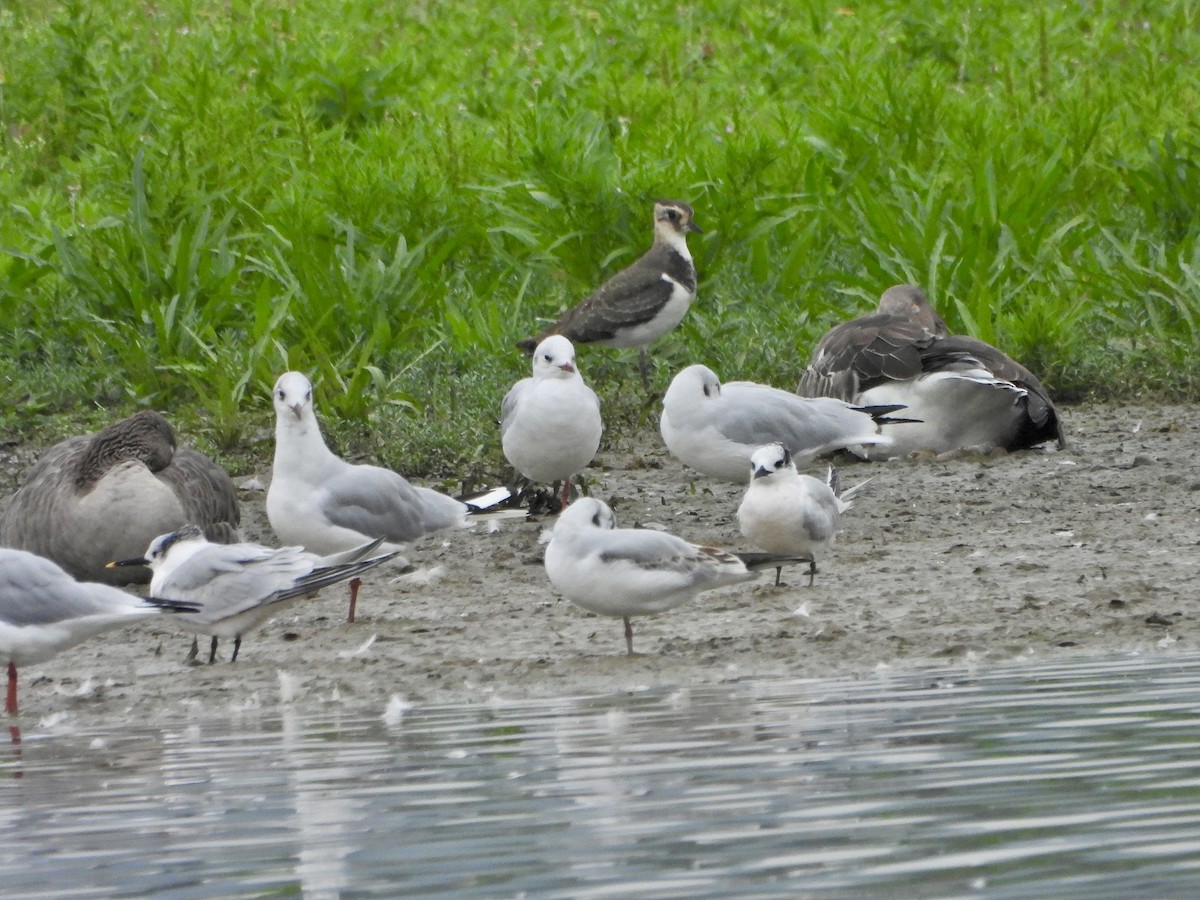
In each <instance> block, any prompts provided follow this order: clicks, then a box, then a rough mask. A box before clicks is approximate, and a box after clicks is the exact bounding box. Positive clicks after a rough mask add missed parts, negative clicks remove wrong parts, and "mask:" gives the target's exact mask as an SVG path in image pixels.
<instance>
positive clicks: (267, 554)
mask: <svg viewBox="0 0 1200 900" xmlns="http://www.w3.org/2000/svg"><path fill="white" fill-rule="evenodd" d="M381 543H382V541H381V540H379V539H376V540H374V541H370V542H368V543H366V544H363V545H362V546H359V547H355V548H353V549H351V550H348V551H343V552H341V553H338V554H334V555H333V556H328V557H318V556H316V555H314V554H312V553H308V552H305V551H304V550H303V549H302V548H300V547H280V548H277V549H276V548H272V547H264V546H263V545H262V544H249V543H246V544H213V543H209V542H208V541H207V540H205V538H204V532H202V531H201V530H200V529H199V528H197V527H196V526H194V525H185V526H184V527H183V528H180V529H179V530H177V531H173V532H171V533H170V534H164V535H160V536H159V537H157V538H155V539H154V540H153V541H152V542H151V543H150V547H149V548H148V549H147V550H146V555H145V556H143V557H137V558H134V559H125V560H117V561H115V562H113V563H111V565H112V566H114V567H120V566H128V565H144V566H149V567H150V571H151V572H153V577H152V578H151V579H150V593H151V594H153V595H155V596H170V597H172V598H175V599H179V600H183V601H187V602H189V603H192V604H194V605H195V606H197V607H198V609H197V610H196V611H195V612H191V613H187V614H184V615H181V616H177V617H176V618H175V619H174V621H175V622H176V623H177V624H178V625H180V626H181V627H183V628H185V629H187V630H188V631H193V632H196V633H197V634H207V635H211V636H212V643H211V645H210V647H209V654H208V661H209V663H212V662H214V661H215V660H216V658H217V640H218V638H226V639H228V638H233V655H232V656H231V657H230V662H237V657H238V651H239V650H240V649H241V647H242V635H244V634H247V633H248V632H250V631H252V630H253V629H255V628H257V627H258V626H260V625H262V624H263V623H264V622H266V621H267V620H268V619H270V618H272V617H273V616H276V615H278V614H279V613H280V612H282V611H283V610H284V609H286V608H287V606H288V605H289V603H290V602H291V601H295V600H299V599H300V598H302V597H309V596H311V595H313V594H315V593H316V592H317V591H319V590H320V589H321V588H323V587H328V586H329V585H331V584H337V583H338V582H339V581H346V580H347V579H351V578H356V577H358V576H359V575H361V574H362V573H363V572H365V571H367V570H368V569H372V568H374V567H375V566H377V565H379V564H381V563H385V562H387V561H388V560H390V559H392V558H393V557H395V556H396V554H397V553H398V552H399V551H398V550H392V551H389V552H385V553H380V554H378V555H376V556H369V554H370V553H372V552H374V551H375V550H377V549H378V548H379V546H380V544H381Z"/></svg>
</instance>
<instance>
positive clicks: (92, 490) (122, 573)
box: [0, 409, 240, 584]
mask: <svg viewBox="0 0 1200 900" xmlns="http://www.w3.org/2000/svg"><path fill="white" fill-rule="evenodd" d="M239 519H240V514H239V511H238V500H237V492H236V491H235V490H234V486H233V481H232V480H230V478H229V475H227V474H226V472H225V470H224V469H222V468H221V467H220V466H218V465H217V464H216V463H215V462H213V461H212V460H211V459H210V458H209V457H207V456H205V455H204V454H203V453H199V452H198V451H196V450H189V449H186V448H176V446H175V432H174V430H173V429H172V428H171V425H170V423H169V422H167V420H166V419H165V418H163V417H162V416H161V415H159V414H158V413H157V412H154V411H153V410H148V409H146V410H142V411H141V412H138V413H134V414H133V415H132V416H130V417H129V418H127V419H122V420H121V421H119V422H113V423H112V424H111V425H108V426H106V427H105V428H103V429H101V430H100V431H98V432H96V433H95V434H89V435H80V436H77V437H72V438H68V439H67V440H65V441H62V442H61V443H58V444H55V445H54V446H53V447H51V448H50V449H49V450H47V451H46V452H45V453H43V454H42V456H41V458H40V459H39V460H38V462H37V465H35V466H34V467H33V469H32V470H30V472H29V476H28V477H27V478H26V480H25V483H24V484H23V485H22V486H21V488H20V489H19V490H18V491H17V493H16V494H15V495H14V496H13V498H12V500H11V501H10V502H9V504H8V507H7V508H6V509H5V510H4V513H3V515H0V545H3V546H5V547H15V548H16V549H19V550H28V551H30V552H31V553H36V554H38V555H39V556H44V557H46V558H47V559H52V560H54V561H55V562H56V563H58V564H59V565H60V566H62V567H63V568H64V569H66V570H67V572H68V573H70V574H71V575H73V576H74V577H75V578H83V579H86V580H88V581H101V582H104V583H105V584H130V583H133V582H146V581H149V580H150V573H149V572H148V571H147V570H146V569H144V568H130V569H122V570H119V571H114V570H112V569H109V568H107V567H106V563H108V562H109V561H110V560H113V559H119V558H122V557H125V556H131V555H133V554H134V553H140V552H141V551H142V550H144V549H145V548H146V544H148V543H149V542H150V540H151V539H152V538H153V537H155V536H156V535H159V534H162V533H163V532H165V531H171V530H172V529H174V528H178V527H179V526H180V525H184V524H186V523H188V522H192V523H195V524H196V525H200V526H201V527H203V528H204V530H205V532H206V533H207V534H208V536H209V538H211V539H212V540H214V541H223V542H225V543H229V542H231V541H236V540H237V526H238V521H239ZM114 523H116V524H118V525H119V527H114Z"/></svg>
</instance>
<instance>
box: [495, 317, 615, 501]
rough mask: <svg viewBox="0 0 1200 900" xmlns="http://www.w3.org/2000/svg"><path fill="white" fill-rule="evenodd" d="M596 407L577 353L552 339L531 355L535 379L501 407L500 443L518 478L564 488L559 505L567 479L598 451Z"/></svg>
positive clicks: (565, 494) (516, 387) (562, 341)
mask: <svg viewBox="0 0 1200 900" xmlns="http://www.w3.org/2000/svg"><path fill="white" fill-rule="evenodd" d="M602 430H603V425H602V423H601V421H600V401H599V399H597V397H596V392H595V391H593V390H592V389H591V388H590V387H588V386H587V385H586V384H584V383H583V376H581V375H580V374H579V370H578V369H577V368H576V366H575V348H574V347H572V346H571V342H570V341H569V340H567V339H566V338H565V337H563V336H562V335H560V334H552V335H551V336H550V337H548V338H546V339H545V340H544V341H542V342H541V343H540V344H538V348H537V350H536V351H535V352H534V354H533V376H532V377H530V378H523V379H521V380H520V381H518V382H517V383H516V384H514V385H513V386H512V388H511V389H510V390H509V392H508V393H507V394H506V395H505V397H504V402H503V403H502V404H501V407H500V443H501V446H502V447H503V449H504V458H505V459H507V460H508V461H509V462H510V463H511V464H512V466H513V468H515V469H516V470H517V471H518V472H520V473H521V474H522V475H524V476H525V477H526V478H528V479H529V480H530V481H534V482H546V483H549V482H555V483H557V482H559V481H561V482H562V498H561V501H562V505H563V506H564V507H565V506H566V505H567V503H568V501H569V499H570V491H571V476H572V475H574V474H576V473H577V472H580V471H582V470H583V468H584V467H585V466H587V464H588V463H590V462H591V461H592V458H593V457H594V456H595V455H596V450H597V449H598V448H599V447H600V433H601V431H602Z"/></svg>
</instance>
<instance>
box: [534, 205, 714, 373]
mask: <svg viewBox="0 0 1200 900" xmlns="http://www.w3.org/2000/svg"><path fill="white" fill-rule="evenodd" d="M699 231H701V229H700V226H699V225H697V224H696V223H695V221H694V220H693V218H692V208H691V207H690V206H688V205H687V204H686V203H683V202H681V201H678V200H658V201H655V203H654V246H652V247H651V248H650V249H649V250H648V251H646V253H645V255H644V256H642V257H641V258H640V259H639V260H637V262H635V263H633V264H632V265H630V266H629V267H628V268H626V269H622V270H621V271H620V272H618V273H617V274H616V275H614V276H613V277H612V278H610V279H609V280H608V281H606V282H604V284H602V285H600V287H599V288H597V290H596V292H595V293H594V294H592V295H591V296H590V297H588V298H587V299H586V300H584V301H583V302H582V303H580V304H579V305H578V306H575V307H573V308H571V309H569V310H567V311H566V312H564V313H563V314H562V315H560V316H559V317H558V320H557V321H556V322H555V323H554V324H553V325H551V326H550V327H549V328H547V329H546V330H545V332H543V333H542V334H541V335H539V336H538V337H536V338H526V339H525V340H523V341H521V342H520V343H518V344H517V346H518V347H520V348H521V349H522V350H524V351H525V352H526V353H532V352H533V351H534V350H535V349H536V348H537V346H538V344H540V343H541V342H542V341H543V340H545V339H546V338H547V337H549V336H550V335H552V334H561V335H563V336H564V337H566V338H568V339H569V340H570V341H571V342H572V343H573V344H603V345H604V346H606V347H617V348H619V349H624V348H628V347H636V348H637V350H638V371H639V372H641V375H642V383H643V384H644V385H645V387H646V390H647V391H649V390H650V374H649V358H648V356H647V354H646V348H647V347H649V346H650V344H652V343H653V342H654V341H656V340H658V339H659V338H660V337H662V336H663V335H664V334H666V333H667V332H668V331H670V330H671V329H673V328H674V327H675V326H676V325H678V324H679V323H680V322H681V321H682V320H683V317H684V314H685V313H686V312H687V311H688V307H689V306H691V303H692V300H694V299H695V297H696V265H695V263H693V262H692V254H691V252H690V251H689V250H688V245H687V236H688V234H689V233H690V232H699Z"/></svg>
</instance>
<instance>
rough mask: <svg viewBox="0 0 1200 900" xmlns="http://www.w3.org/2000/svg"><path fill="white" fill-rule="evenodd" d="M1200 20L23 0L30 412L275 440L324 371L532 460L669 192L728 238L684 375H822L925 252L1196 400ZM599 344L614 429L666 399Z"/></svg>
mask: <svg viewBox="0 0 1200 900" xmlns="http://www.w3.org/2000/svg"><path fill="white" fill-rule="evenodd" d="M1197 16H1198V13H1197V12H1196V11H1195V9H1194V8H1193V4H1191V3H1189V2H1187V0H1165V2H1162V3H1156V4H1146V3H1139V4H1133V5H1132V6H1129V5H1126V6H1122V7H1120V8H1119V9H1118V8H1116V7H1112V6H1111V5H1105V4H1060V5H1057V6H1055V5H1049V6H1028V5H1022V4H1010V3H1002V2H999V0H986V2H984V3H965V2H961V0H936V2H933V3H928V4H922V5H919V6H915V5H913V4H909V3H901V2H899V0H884V2H879V3H872V4H861V5H858V6H853V5H837V4H829V3H823V2H817V0H804V2H800V3H779V2H775V0H750V2H746V3H740V4H734V5H728V4H724V5H723V4H691V5H682V6H681V5H663V4H650V5H647V4H645V3H635V2H633V0H613V2H611V3H608V4H605V5H603V6H596V5H593V6H590V7H589V6H569V5H568V6H562V5H559V6H554V5H550V6H547V5H546V4H544V3H535V2H533V0H499V2H497V3H492V4H490V5H487V6H484V7H480V6H478V5H476V4H440V5H438V7H437V9H436V10H434V9H432V8H428V7H426V6H424V5H421V4H391V5H388V4H382V5H381V4H378V3H376V4H370V3H367V2H365V0H337V2H334V3H332V4H331V3H328V2H320V3H318V2H315V0H302V2H299V3H295V2H284V0H259V2H254V3H234V4H228V3H217V2H214V0H162V2H158V3H155V4H151V5H146V4H142V3H133V2H131V0H116V2H112V3H106V4H92V3H84V2H81V0H64V2H62V3H57V4H49V3H39V4H17V5H11V4H10V5H9V6H6V7H5V8H4V9H2V10H0V65H2V66H3V69H2V70H0V114H2V118H3V122H4V128H3V130H2V131H0V197H3V198H4V203H5V208H4V215H3V216H0V313H2V314H3V318H2V321H0V351H2V352H0V390H2V391H3V398H4V400H5V401H6V402H5V403H4V404H3V412H0V426H2V427H4V428H5V429H6V430H7V431H10V432H14V433H16V434H18V435H22V434H27V433H32V432H35V431H37V430H38V429H39V428H41V427H43V425H44V419H43V415H44V414H46V413H61V414H63V415H69V414H71V413H76V414H79V415H82V414H84V411H86V410H87V409H108V408H111V407H117V408H118V410H113V412H114V414H115V412H117V411H119V408H122V407H129V406H135V405H146V404H153V405H156V406H160V407H165V408H168V409H170V410H174V411H176V412H177V413H178V414H179V415H182V416H184V417H185V418H189V419H190V420H192V422H193V424H194V425H195V426H196V427H197V428H198V429H199V430H200V431H202V432H203V434H204V435H205V439H206V440H210V441H211V442H212V443H214V444H218V445H222V446H224V447H226V448H229V449H235V448H243V449H244V448H246V447H251V446H252V444H251V443H250V441H251V438H252V437H253V436H254V435H256V434H258V433H259V432H260V430H261V427H262V426H261V422H262V420H263V418H264V416H269V407H268V406H267V404H266V401H265V392H266V390H267V389H268V387H269V385H270V384H271V383H273V381H274V377H275V375H276V374H278V372H279V371H280V370H282V369H283V368H284V367H295V368H302V369H304V370H306V371H308V372H309V373H310V374H312V375H313V376H314V377H315V378H316V379H317V380H318V381H319V383H320V384H319V390H320V392H321V397H322V412H323V414H324V415H326V416H327V417H328V419H329V421H330V427H331V430H332V432H333V433H334V434H341V435H342V436H343V439H344V440H346V441H349V442H350V443H352V444H361V448H360V449H361V450H362V451H363V452H370V453H375V454H392V453H399V452H403V453H404V454H405V455H406V456H407V457H408V458H409V459H411V460H413V461H414V464H415V465H416V466H417V467H418V468H419V469H424V470H425V471H448V470H450V469H452V468H461V467H463V466H466V467H468V468H471V469H479V470H486V469H488V467H497V466H499V465H500V464H501V463H500V455H499V452H498V441H497V440H496V438H495V433H494V427H495V426H494V418H495V412H496V410H495V407H496V405H497V403H498V402H499V397H501V396H502V395H503V392H504V390H505V389H506V388H507V386H508V384H509V383H511V381H512V380H513V379H514V378H516V377H520V376H522V375H524V374H526V372H525V369H526V366H527V363H526V360H525V359H524V358H523V357H521V356H520V355H519V354H518V353H516V351H515V350H513V348H512V344H513V342H514V341H515V340H517V339H518V338H520V337H524V336H526V335H528V334H530V333H532V332H533V331H534V330H535V329H536V328H537V327H538V325H539V324H540V323H541V322H543V321H544V320H546V319H548V318H549V317H551V316H553V315H554V314H556V313H557V312H558V311H559V310H561V309H562V308H564V307H565V306H567V305H570V304H572V303H575V302H577V301H578V300H580V299H582V298H583V297H584V296H586V295H587V293H589V292H590V291H591V290H592V289H594V288H595V286H596V285H597V284H599V283H600V281H602V280H603V279H604V278H605V277H606V276H608V275H610V274H612V273H613V272H614V271H616V270H617V269H619V268H620V267H622V266H623V265H626V264H628V263H629V262H630V261H632V259H634V258H635V257H636V256H637V255H638V254H640V253H641V252H643V251H644V249H645V248H646V247H647V246H648V244H649V241H650V221H649V214H650V205H651V202H652V201H653V200H654V199H655V198H657V197H667V198H678V199H683V200H687V201H689V202H691V203H692V204H693V206H694V207H695V208H696V216H697V221H698V222H699V223H700V224H701V225H702V226H703V227H704V229H705V233H704V234H703V235H696V236H693V238H692V240H691V242H690V243H691V246H692V250H693V254H694V256H695V257H696V261H697V266H698V269H699V271H700V290H699V295H698V298H697V301H696V303H695V305H694V307H693V309H692V311H691V312H690V313H689V315H688V317H687V318H686V319H685V321H684V323H683V324H682V326H681V327H680V328H679V329H678V330H677V331H676V332H675V333H673V334H671V335H669V336H667V337H665V338H663V339H662V340H661V341H660V342H659V344H658V345H656V346H655V348H654V356H655V358H656V359H657V360H658V362H659V371H658V373H657V377H658V380H659V383H660V386H661V385H662V384H665V380H666V378H667V377H668V376H669V375H670V374H671V371H672V370H673V369H674V368H676V367H678V366H681V365H684V364H686V363H689V362H695V361H703V362H707V363H709V364H711V365H712V366H713V367H714V368H715V369H717V371H719V372H721V373H722V375H723V376H725V377H727V378H735V377H742V378H755V379H758V380H761V381H768V382H772V383H776V384H779V385H782V386H790V385H792V384H794V383H795V378H796V374H797V372H798V370H799V368H800V367H801V366H802V365H803V363H804V361H805V359H806V358H807V355H808V352H809V348H811V346H812V345H813V343H814V342H815V341H816V339H817V338H818V337H819V336H820V334H821V333H822V332H823V331H824V330H825V329H826V328H828V327H829V326H830V325H831V324H833V323H834V322H836V321H840V320H842V319H845V318H847V317H849V316H852V315H856V314H859V313H862V312H864V311H865V310H866V309H868V308H870V306H872V305H873V303H874V302H875V299H876V298H877V297H878V296H879V293H880V292H881V291H882V290H883V289H884V288H886V287H887V286H889V285H890V284H893V283H896V282H900V281H914V282H918V283H920V284H922V285H923V286H924V287H925V289H926V290H927V292H928V293H929V294H930V296H931V297H932V299H933V300H934V302H935V304H936V305H937V307H938V309H939V311H940V312H941V313H942V314H943V315H944V316H945V317H946V318H947V319H948V320H949V321H950V322H951V323H952V324H953V325H954V327H956V328H958V329H961V330H964V331H967V332H970V333H972V334H976V335H978V336H980V337H982V338H984V339H986V340H989V341H993V342H995V343H997V344H999V345H1000V346H1002V347H1003V348H1004V349H1006V350H1007V351H1009V352H1010V353H1011V354H1012V355H1014V356H1015V357H1017V358H1018V359H1021V360H1023V361H1025V362H1026V363H1027V364H1029V365H1030V366H1031V368H1033V369H1034V370H1035V371H1036V372H1038V374H1039V375H1042V376H1043V377H1044V380H1045V381H1046V382H1047V383H1048V385H1049V387H1050V389H1051V390H1052V392H1054V393H1056V394H1058V395H1059V396H1062V397H1078V396H1084V395H1086V393H1087V392H1088V391H1097V392H1099V393H1101V394H1103V395H1104V396H1112V395H1114V394H1116V393H1122V392H1125V393H1152V394H1156V395H1158V396H1173V397H1187V398H1195V396H1196V383H1195V379H1194V378H1192V377H1190V376H1187V375H1181V374H1179V373H1186V372H1192V371H1196V370H1198V368H1200V367H1198V366H1197V362H1198V359H1197V357H1198V356H1200V337H1198V335H1197V327H1196V324H1197V313H1198V307H1200V285H1198V283H1197V277H1196V272H1197V268H1196V265H1197V258H1198V257H1200V247H1198V244H1197V242H1198V240H1200V228H1198V227H1197V224H1196V223H1197V218H1196V216H1195V215H1194V209H1193V207H1194V204H1195V198H1196V197H1197V196H1200V150H1198V145H1197V143H1196V138H1195V135H1196V134H1197V133H1200V129H1198V128H1197V126H1198V125H1200V121H1198V119H1200V112H1198V110H1200V96H1198V93H1200V87H1198V84H1197V82H1196V79H1195V77H1194V65H1193V64H1192V63H1193V61H1194V60H1195V59H1196V58H1197V56H1198V55H1200V28H1197V24H1198V23H1197ZM580 359H581V364H582V365H583V366H585V370H586V371H587V372H588V373H589V375H591V374H592V373H594V377H593V378H592V379H591V380H593V381H594V382H595V383H596V384H597V387H598V389H599V390H600V392H601V394H602V398H604V399H605V400H606V401H607V404H608V405H606V409H611V410H612V413H611V416H610V422H609V425H608V434H609V435H610V439H612V440H616V441H619V440H620V439H621V437H622V435H623V434H624V433H627V432H629V433H631V432H634V431H639V430H641V429H642V428H644V427H646V426H647V423H652V420H653V417H654V412H653V409H652V408H649V407H645V404H642V403H635V402H634V401H632V400H631V399H630V397H629V395H628V391H627V388H628V387H629V385H628V383H627V381H626V379H627V377H628V365H629V359H628V355H627V354H619V353H614V352H612V351H607V350H603V349H597V348H585V349H584V350H581V352H580ZM56 421H57V420H56ZM48 427H49V426H48ZM405 468H406V469H408V468H410V467H408V466H405Z"/></svg>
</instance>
